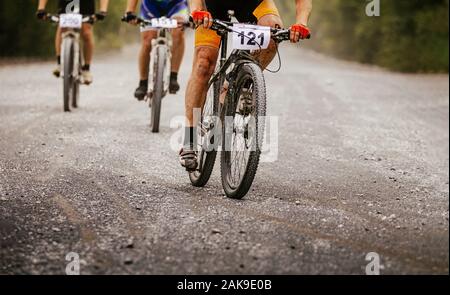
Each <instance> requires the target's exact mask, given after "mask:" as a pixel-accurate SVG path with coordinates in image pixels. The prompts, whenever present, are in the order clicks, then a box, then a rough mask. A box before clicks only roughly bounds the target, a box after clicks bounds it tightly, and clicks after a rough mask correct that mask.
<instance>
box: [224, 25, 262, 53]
mask: <svg viewBox="0 0 450 295" xmlns="http://www.w3.org/2000/svg"><path fill="white" fill-rule="evenodd" d="M269 43H270V27H263V26H255V25H246V24H234V25H233V48H234V49H240V50H259V49H266V48H267V47H269Z"/></svg>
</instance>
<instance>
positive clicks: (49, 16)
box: [46, 13, 98, 24]
mask: <svg viewBox="0 0 450 295" xmlns="http://www.w3.org/2000/svg"><path fill="white" fill-rule="evenodd" d="M46 20H48V21H49V22H51V23H59V15H58V14H50V13H48V14H47V15H46ZM97 21H98V19H97V18H96V17H95V14H94V15H90V16H85V17H83V18H82V22H83V23H91V24H93V23H96V22H97Z"/></svg>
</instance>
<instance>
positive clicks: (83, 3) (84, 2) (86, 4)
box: [58, 0, 95, 15]
mask: <svg viewBox="0 0 450 295" xmlns="http://www.w3.org/2000/svg"><path fill="white" fill-rule="evenodd" d="M79 1H80V13H81V14H82V15H93V14H95V0H79ZM75 2H77V1H73V0H59V1H58V13H70V12H73V11H71V9H73V5H71V3H75Z"/></svg>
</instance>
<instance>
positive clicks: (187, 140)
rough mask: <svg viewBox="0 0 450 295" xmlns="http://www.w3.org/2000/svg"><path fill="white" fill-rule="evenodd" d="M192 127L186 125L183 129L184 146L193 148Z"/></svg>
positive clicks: (193, 131) (193, 132)
mask: <svg viewBox="0 0 450 295" xmlns="http://www.w3.org/2000/svg"><path fill="white" fill-rule="evenodd" d="M194 134H195V129H194V127H186V128H185V130H184V146H185V147H190V148H194Z"/></svg>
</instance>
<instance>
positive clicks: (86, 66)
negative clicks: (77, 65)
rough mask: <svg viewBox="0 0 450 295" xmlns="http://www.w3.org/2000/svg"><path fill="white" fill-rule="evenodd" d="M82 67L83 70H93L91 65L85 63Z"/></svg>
mask: <svg viewBox="0 0 450 295" xmlns="http://www.w3.org/2000/svg"><path fill="white" fill-rule="evenodd" d="M81 69H82V70H83V71H90V70H91V65H89V64H85V65H84V66H83V67H82V68H81Z"/></svg>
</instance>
